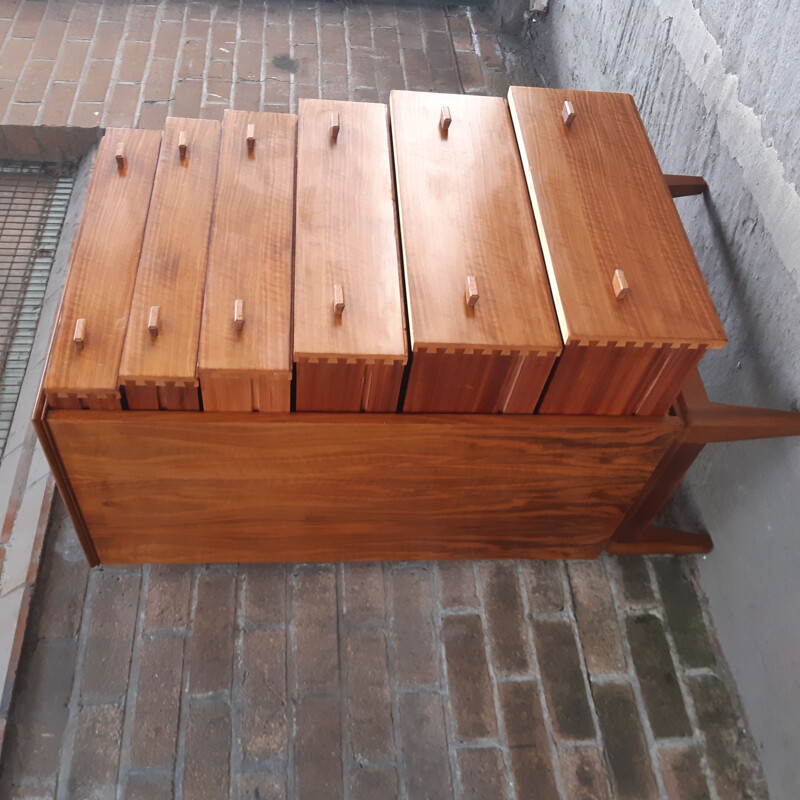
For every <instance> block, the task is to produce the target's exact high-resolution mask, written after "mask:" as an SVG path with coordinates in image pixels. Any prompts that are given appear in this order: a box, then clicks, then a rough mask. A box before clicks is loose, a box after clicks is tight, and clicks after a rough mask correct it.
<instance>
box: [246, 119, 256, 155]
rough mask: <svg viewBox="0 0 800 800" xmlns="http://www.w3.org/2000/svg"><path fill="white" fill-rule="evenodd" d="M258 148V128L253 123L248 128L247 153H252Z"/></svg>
mask: <svg viewBox="0 0 800 800" xmlns="http://www.w3.org/2000/svg"><path fill="white" fill-rule="evenodd" d="M255 147H256V126H255V125H253V124H252V123H251V124H250V125H248V126H247V151H248V152H249V153H252V152H253V150H255Z"/></svg>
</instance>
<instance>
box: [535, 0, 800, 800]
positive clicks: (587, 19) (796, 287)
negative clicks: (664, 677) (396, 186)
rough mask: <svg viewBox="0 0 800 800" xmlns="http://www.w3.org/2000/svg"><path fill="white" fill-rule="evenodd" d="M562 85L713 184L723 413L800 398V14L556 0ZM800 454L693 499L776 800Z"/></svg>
mask: <svg viewBox="0 0 800 800" xmlns="http://www.w3.org/2000/svg"><path fill="white" fill-rule="evenodd" d="M530 35H531V36H532V44H531V47H530V50H531V53H532V57H533V58H534V61H535V62H536V65H537V68H538V71H539V73H540V74H541V75H542V76H543V78H544V79H545V81H546V83H547V85H549V86H553V87H556V86H561V87H570V88H585V89H597V90H605V91H624V92H630V93H631V94H632V95H633V96H634V98H635V99H636V102H637V104H638V106H639V109H640V111H641V113H642V117H643V119H644V122H645V125H646V127H647V130H648V132H649V134H650V137H651V139H652V140H653V144H654V146H655V149H656V153H657V155H658V157H659V160H660V162H661V166H662V169H663V170H664V171H665V172H669V173H688V174H699V175H703V176H704V177H705V178H706V180H707V181H708V184H709V187H710V189H709V192H708V195H707V196H706V197H704V198H686V199H683V200H679V201H677V202H678V204H679V208H680V210H681V213H682V217H683V220H684V223H685V225H686V228H687V230H688V232H689V236H690V238H691V240H692V244H693V246H694V249H695V252H696V254H697V256H698V259H699V261H700V264H701V266H702V269H703V271H704V273H705V275H706V278H707V280H708V283H709V286H710V288H711V292H712V295H713V298H714V301H715V303H716V306H717V309H718V310H719V312H720V315H721V317H722V320H723V323H724V325H725V329H726V331H727V333H728V336H729V340H730V341H729V344H728V346H727V348H726V349H725V350H724V351H722V352H721V353H714V354H712V355H709V356H708V357H707V358H706V359H705V360H704V363H703V366H702V368H701V373H702V375H703V377H704V379H705V381H706V384H707V388H708V389H709V394H710V395H711V397H712V399H715V400H720V401H724V402H733V403H742V404H752V405H764V406H771V407H775V408H783V409H796V408H797V407H798V400H799V399H800V197H799V196H798V192H797V180H798V175H800V137H798V135H797V132H798V130H799V129H800V58H798V53H800V2H798V0H778V2H774V3H752V2H744V0H733V2H727V3H723V2H721V0H694V2H692V0H639V1H638V2H635V1H634V0H623V2H619V3H607V2H603V1H602V0H571V1H570V2H566V0H555V1H554V2H551V3H550V8H549V11H548V14H547V17H546V18H544V19H537V20H535V21H534V22H533V23H532V24H531V28H530ZM798 484H800V442H798V441H797V440H775V441H771V442H751V443H737V444H730V445H716V446H713V447H709V448H707V449H706V451H705V452H704V454H703V455H702V456H701V458H700V459H699V461H698V463H697V464H696V465H695V467H694V468H693V469H692V471H691V472H690V474H689V478H688V490H689V494H690V496H691V497H692V499H693V502H694V503H695V504H696V506H697V511H699V514H700V516H701V517H702V520H703V522H704V524H705V526H706V528H707V529H708V531H709V532H710V533H711V535H712V536H713V537H715V541H716V548H715V550H714V551H713V552H712V553H711V554H710V555H709V556H708V557H706V558H705V559H703V560H701V561H700V562H699V565H698V566H699V573H700V578H701V583H702V586H703V588H704V589H705V591H706V593H707V596H708V600H709V604H710V608H711V612H712V614H713V618H714V620H715V623H716V628H717V633H718V635H719V638H720V642H721V644H722V648H723V650H724V652H725V654H726V656H727V658H728V661H729V663H730V666H731V669H732V672H733V675H734V678H735V679H736V682H737V685H738V686H739V689H740V692H741V695H742V700H743V703H744V708H745V711H746V713H747V715H748V718H749V721H750V726H751V729H752V733H753V735H754V737H755V739H756V742H757V743H758V744H759V747H760V749H761V757H762V761H763V765H764V769H765V773H766V776H767V780H768V782H769V785H770V790H771V794H772V796H773V797H776V798H789V797H797V796H798V787H800V760H798V758H797V756H798V754H799V753H800V678H799V677H798V676H800V650H798V645H797V642H798V641H800V582H798V580H797V575H798V573H800V537H798V532H800V523H798V520H799V519H800V499H799V496H800V493H798Z"/></svg>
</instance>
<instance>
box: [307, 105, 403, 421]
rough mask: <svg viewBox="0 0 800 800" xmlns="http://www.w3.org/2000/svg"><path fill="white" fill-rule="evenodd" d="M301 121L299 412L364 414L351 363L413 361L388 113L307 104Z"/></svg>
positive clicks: (380, 108)
mask: <svg viewBox="0 0 800 800" xmlns="http://www.w3.org/2000/svg"><path fill="white" fill-rule="evenodd" d="M332 114H333V115H337V121H336V126H334V125H333V123H332V122H331V115H332ZM298 117H299V122H298V160H297V204H296V217H295V221H296V234H295V236H296V246H295V294H294V359H295V361H296V362H297V379H298V384H297V392H296V394H297V408H298V409H305V410H332V409H333V408H334V407H335V405H336V403H337V402H338V400H341V398H343V397H344V396H348V397H349V398H350V400H351V402H350V404H349V405H348V406H347V408H345V409H342V410H350V411H359V410H361V407H362V402H363V392H364V386H365V375H366V371H365V369H364V368H361V369H357V370H356V369H352V367H353V364H354V362H356V361H360V362H363V365H367V364H373V363H381V364H404V363H406V361H407V345H406V334H405V313H404V310H403V296H402V289H401V275H400V258H399V251H398V243H397V226H396V220H395V204H394V190H393V182H392V165H391V155H390V151H389V129H388V116H387V109H386V106H384V105H380V104H377V103H348V102H337V101H331V100H306V99H301V100H300V108H299V114H298ZM334 127H336V130H337V133H336V134H335V135H334V132H333V131H334ZM337 286H338V287H340V288H339V289H338V290H337V289H336V287H337ZM337 303H341V305H343V310H342V311H341V313H339V314H337V313H336V308H335V306H336V304H337ZM340 360H341V361H342V366H343V369H342V370H339V369H338V366H339V363H340ZM352 380H355V381H357V382H358V386H351V385H350V381H352ZM339 381H341V382H343V383H342V385H339ZM306 387H313V392H314V394H312V395H308V394H307V390H306ZM396 406H397V397H395V398H394V404H393V408H386V409H384V410H394V407H396Z"/></svg>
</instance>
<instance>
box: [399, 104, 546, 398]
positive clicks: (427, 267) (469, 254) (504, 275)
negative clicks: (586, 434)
mask: <svg viewBox="0 0 800 800" xmlns="http://www.w3.org/2000/svg"><path fill="white" fill-rule="evenodd" d="M390 105H391V118H392V135H393V136H392V138H393V146H394V158H395V169H396V173H397V192H398V204H399V209H400V226H401V233H402V245H403V260H404V264H405V279H406V293H407V297H408V313H409V330H410V336H411V348H412V356H411V368H410V371H409V378H408V387H407V391H406V396H405V402H404V405H403V410H404V411H416V412H449V413H458V412H471V413H487V414H488V413H495V412H506V413H527V414H530V413H532V412H533V411H534V409H535V407H536V404H537V402H538V400H539V397H540V395H541V393H542V389H543V388H544V385H545V382H546V381H547V378H548V376H549V375H550V372H551V369H552V367H553V364H554V362H555V358H556V356H557V355H558V354H559V353H560V352H561V337H560V334H559V330H558V324H557V321H556V315H555V310H554V308H553V301H552V299H551V296H550V287H549V284H548V280H547V275H546V272H545V267H544V261H543V258H542V253H541V249H540V247H539V242H538V238H537V235H536V227H535V222H534V218H533V213H532V211H531V207H530V201H529V199H528V195H527V191H526V189H525V176H524V174H523V171H522V167H521V165H520V162H519V156H518V154H517V149H516V143H515V139H514V131H513V128H512V125H511V118H510V116H509V112H508V106H507V104H506V101H505V100H504V99H502V98H496V97H474V96H463V95H442V94H431V93H427V92H402V91H394V92H392V93H391V100H390Z"/></svg>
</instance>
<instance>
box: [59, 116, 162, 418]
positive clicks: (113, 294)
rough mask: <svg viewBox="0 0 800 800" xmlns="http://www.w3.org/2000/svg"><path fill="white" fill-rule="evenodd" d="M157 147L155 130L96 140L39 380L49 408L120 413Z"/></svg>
mask: <svg viewBox="0 0 800 800" xmlns="http://www.w3.org/2000/svg"><path fill="white" fill-rule="evenodd" d="M160 146H161V132H160V131H137V130H124V129H116V128H109V129H108V130H107V131H106V134H105V136H104V137H103V139H102V141H101V142H100V146H99V147H98V150H97V158H96V160H95V164H94V171H93V173H92V179H91V183H90V184H89V191H88V194H87V196H86V204H85V206H84V210H83V217H82V219H81V225H80V229H79V230H78V234H77V237H76V240H75V245H74V247H73V251H72V258H71V263H70V271H69V276H68V278H67V284H66V287H65V289H64V298H63V300H62V303H61V309H60V311H59V316H58V320H57V322H56V329H55V334H54V338H53V343H52V347H51V351H50V361H49V363H48V367H47V372H46V375H45V378H44V391H45V393H46V396H47V402H48V404H49V405H50V407H51V408H70V409H80V408H88V409H97V410H104V409H105V410H116V409H121V408H122V404H121V399H120V392H119V383H118V381H117V375H118V373H119V364H120V358H121V357H122V345H123V342H124V341H125V328H126V325H127V322H128V313H129V311H130V307H131V297H132V296H133V286H134V283H135V281H136V270H137V267H138V264H139V253H140V252H141V249H142V237H143V236H144V227H145V221H146V219H147V209H148V207H149V205H150V195H151V193H152V191H153V179H154V177H155V172H156V163H157V161H158V151H159V147H160Z"/></svg>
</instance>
